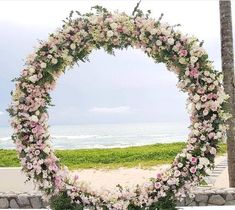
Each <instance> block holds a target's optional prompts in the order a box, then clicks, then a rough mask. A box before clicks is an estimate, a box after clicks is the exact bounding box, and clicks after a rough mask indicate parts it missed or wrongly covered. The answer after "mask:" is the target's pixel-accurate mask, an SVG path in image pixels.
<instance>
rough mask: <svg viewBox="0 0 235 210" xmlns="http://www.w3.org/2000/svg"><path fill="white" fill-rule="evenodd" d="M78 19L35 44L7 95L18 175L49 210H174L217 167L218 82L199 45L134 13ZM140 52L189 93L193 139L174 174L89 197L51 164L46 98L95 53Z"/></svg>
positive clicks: (221, 116) (220, 133) (101, 12)
mask: <svg viewBox="0 0 235 210" xmlns="http://www.w3.org/2000/svg"><path fill="white" fill-rule="evenodd" d="M95 9H96V11H95V12H94V13H93V12H90V13H86V14H80V13H79V12H77V11H76V13H77V16H78V17H76V18H74V17H73V13H74V12H73V11H72V12H71V14H70V16H69V18H67V19H66V20H65V21H64V25H63V26H62V28H61V29H58V30H57V31H56V32H55V33H53V34H50V36H49V39H48V41H46V42H40V45H39V47H38V48H37V49H36V50H35V52H34V53H32V54H31V55H29V57H28V58H27V61H26V66H25V68H24V69H23V71H22V74H21V76H20V77H19V78H17V79H15V83H16V89H15V91H14V92H13V93H12V97H13V100H12V103H11V106H10V108H9V113H10V115H11V117H12V121H11V125H12V127H13V128H14V134H13V140H14V142H15V144H16V147H17V152H18V155H19V158H20V161H21V165H22V170H23V171H25V172H26V174H27V176H28V178H29V179H33V181H34V182H36V183H37V185H38V186H39V189H40V190H41V191H43V192H44V195H45V197H47V198H48V199H49V200H50V204H51V208H52V209H84V208H85V207H93V208H94V209H112V210H118V209H120V210H124V209H128V210H130V209H135V210H138V209H174V207H175V203H176V200H178V199H182V198H184V197H185V196H186V195H188V194H190V189H191V188H192V187H193V186H195V185H197V184H198V183H199V182H200V181H201V180H202V179H203V178H204V177H205V176H207V175H208V173H209V170H210V169H211V168H213V166H214V158H215V155H216V150H217V145H218V142H219V141H220V140H221V139H222V138H225V131H226V125H225V121H226V119H227V118H228V114H227V113H226V111H225V110H224V108H223V107H224V103H225V101H226V99H227V95H225V93H224V90H223V86H222V74H221V72H217V71H215V70H214V67H213V65H212V62H211V61H209V60H208V55H207V53H206V52H205V50H204V49H203V48H202V44H203V43H202V42H199V41H198V39H196V38H195V37H188V36H185V35H183V34H181V32H180V31H178V30H175V26H169V25H168V24H167V23H161V19H162V16H161V17H160V18H159V19H158V20H155V19H153V18H151V17H150V16H149V14H150V12H148V13H147V14H144V13H143V12H142V11H141V10H139V9H137V8H135V10H134V12H133V13H132V15H131V16H130V15H127V14H125V13H119V12H115V13H111V12H109V11H107V10H106V9H105V8H102V7H100V6H96V7H95ZM127 47H133V48H140V49H141V50H143V51H144V52H145V53H146V54H147V55H148V56H149V57H151V58H152V59H153V60H154V61H155V62H157V63H159V62H162V63H165V64H166V66H167V68H168V69H169V70H170V71H173V72H175V73H176V74H177V76H178V78H179V82H178V85H177V86H178V87H179V88H180V89H181V90H182V91H184V92H186V93H188V99H187V107H188V110H189V112H190V120H191V126H190V129H191V131H190V133H189V135H188V143H187V146H186V148H185V149H183V150H182V152H181V153H179V154H178V155H177V156H176V157H175V159H174V161H173V163H172V165H171V168H170V169H169V170H167V171H165V172H163V173H158V174H157V175H156V177H155V178H151V179H150V180H149V181H147V182H146V183H144V184H143V185H137V186H135V187H133V188H126V187H122V186H120V185H118V186H117V187H116V188H115V189H114V190H112V191H108V190H103V191H100V192H97V191H94V190H93V189H92V188H91V187H89V186H88V185H86V184H84V183H82V182H80V181H79V179H78V176H77V175H75V176H72V175H71V174H70V173H69V171H68V170H67V168H66V167H63V166H61V164H60V162H59V160H58V158H57V157H56V156H55V154H54V152H53V149H52V146H51V143H50V134H49V132H48V124H47V121H48V113H47V109H48V106H50V105H51V97H50V91H51V90H53V89H54V87H55V84H56V80H57V78H58V77H59V76H60V75H61V74H62V73H64V72H65V70H66V68H68V67H72V66H73V65H74V64H75V63H77V62H80V61H83V62H84V61H86V60H87V59H88V55H89V54H90V53H91V52H92V50H94V49H100V48H103V49H104V50H105V51H107V52H108V53H111V54H113V50H114V49H124V48H127Z"/></svg>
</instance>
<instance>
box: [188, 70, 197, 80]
mask: <svg viewBox="0 0 235 210" xmlns="http://www.w3.org/2000/svg"><path fill="white" fill-rule="evenodd" d="M189 76H190V77H193V78H198V76H199V71H198V69H197V68H193V69H191V71H190V72H189Z"/></svg>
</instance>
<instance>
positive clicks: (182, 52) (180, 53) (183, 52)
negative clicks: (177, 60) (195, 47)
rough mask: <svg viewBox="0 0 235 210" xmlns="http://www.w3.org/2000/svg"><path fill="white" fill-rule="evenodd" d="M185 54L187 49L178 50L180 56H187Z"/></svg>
mask: <svg viewBox="0 0 235 210" xmlns="http://www.w3.org/2000/svg"><path fill="white" fill-rule="evenodd" d="M187 54H188V51H187V50H180V51H179V55H180V56H181V57H185V56H187Z"/></svg>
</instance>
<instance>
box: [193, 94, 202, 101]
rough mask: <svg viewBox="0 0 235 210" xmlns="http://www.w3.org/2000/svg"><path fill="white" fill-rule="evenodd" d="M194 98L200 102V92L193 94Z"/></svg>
mask: <svg viewBox="0 0 235 210" xmlns="http://www.w3.org/2000/svg"><path fill="white" fill-rule="evenodd" d="M193 100H194V102H198V101H199V100H200V96H199V95H198V94H195V95H194V96H193Z"/></svg>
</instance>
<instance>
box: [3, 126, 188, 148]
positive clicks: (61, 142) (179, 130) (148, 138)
mask: <svg viewBox="0 0 235 210" xmlns="http://www.w3.org/2000/svg"><path fill="white" fill-rule="evenodd" d="M188 126H189V125H188V124H186V123H141V124H140V123H138V124H93V125H64V126H51V128H50V132H51V137H52V138H51V140H52V144H53V146H54V148H56V149H82V148H83V149H88V148H113V147H128V146H140V145H147V144H155V143H170V142H176V141H181V142H183V141H186V138H187V135H188V132H189V131H188V128H187V127H188ZM10 135H11V129H10V128H7V127H5V128H4V127H0V148H2V149H14V148H15V145H14V144H13V142H12V140H11V137H10Z"/></svg>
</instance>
